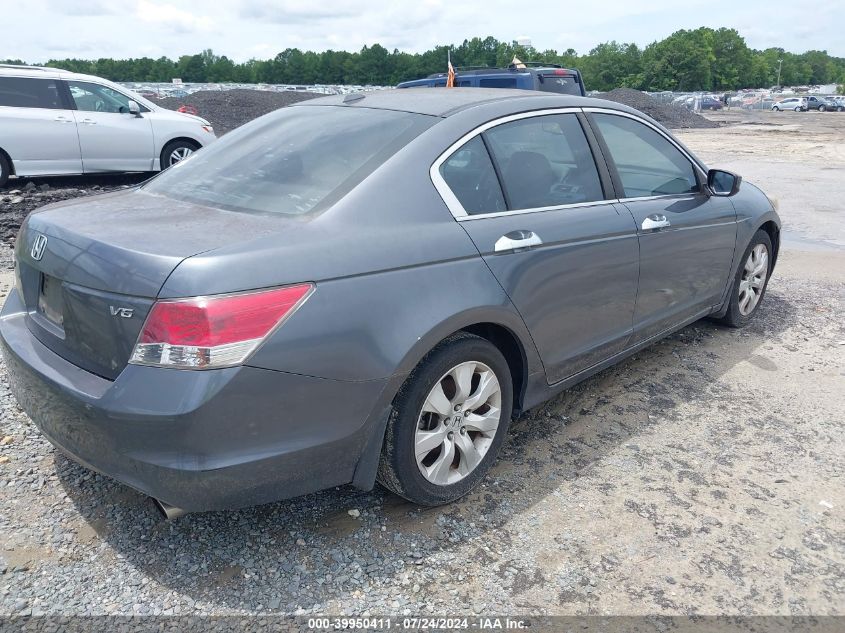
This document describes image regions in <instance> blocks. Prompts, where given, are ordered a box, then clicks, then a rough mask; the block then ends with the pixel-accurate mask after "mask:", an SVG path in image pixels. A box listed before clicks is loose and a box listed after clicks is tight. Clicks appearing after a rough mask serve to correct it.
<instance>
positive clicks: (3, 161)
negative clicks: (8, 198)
mask: <svg viewBox="0 0 845 633" xmlns="http://www.w3.org/2000/svg"><path fill="white" fill-rule="evenodd" d="M11 175H12V166H11V165H10V164H9V159H8V158H6V155H5V154H4V153H3V152H0V187H4V186H5V185H6V183H7V182H8V181H9V176H11Z"/></svg>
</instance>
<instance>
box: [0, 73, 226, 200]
mask: <svg viewBox="0 0 845 633" xmlns="http://www.w3.org/2000/svg"><path fill="white" fill-rule="evenodd" d="M215 138H216V137H215V135H214V130H213V129H212V127H211V124H210V123H209V122H208V121H206V120H205V119H201V118H199V117H196V116H189V115H185V114H179V113H177V112H172V111H171V110H167V109H165V108H162V107H160V106H157V105H155V104H154V103H152V102H150V101H148V100H147V99H145V98H143V97H141V96H140V95H137V94H135V93H134V92H132V91H131V90H128V89H126V88H124V87H122V86H119V85H117V84H115V83H112V82H110V81H106V80H105V79H100V78H99V77H92V76H90V75H80V74H77V73H71V72H67V71H63V70H57V69H55V68H37V67H26V66H11V65H0V186H3V185H4V184H5V183H6V181H7V179H8V178H9V177H10V176H12V175H17V176H55V175H62V174H88V173H97V172H108V171H158V170H160V169H163V168H165V167H168V166H170V165H173V164H175V163H177V162H179V161H180V160H182V159H184V158H186V157H187V156H189V155H191V154H192V153H193V152H195V151H196V150H198V149H199V148H201V147H204V146H206V145H208V144H209V143H211V142H212V141H214V140H215Z"/></svg>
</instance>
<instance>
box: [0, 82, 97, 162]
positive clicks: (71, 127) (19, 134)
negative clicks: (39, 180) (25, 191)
mask: <svg viewBox="0 0 845 633" xmlns="http://www.w3.org/2000/svg"><path fill="white" fill-rule="evenodd" d="M0 148H2V149H3V150H5V151H6V153H8V154H9V156H10V157H11V158H12V163H13V164H14V166H15V173H17V174H18V175H20V176H42V175H52V174H79V173H82V160H81V158H80V153H79V137H78V136H77V133H76V122H75V121H74V118H73V111H72V110H71V109H70V105H69V104H67V103H65V102H64V101H63V98H62V94H61V92H60V89H59V82H58V80H56V79H51V78H41V79H39V78H34V77H8V76H7V77H0Z"/></svg>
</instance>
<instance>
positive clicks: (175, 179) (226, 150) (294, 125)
mask: <svg viewBox="0 0 845 633" xmlns="http://www.w3.org/2000/svg"><path fill="white" fill-rule="evenodd" d="M436 121H437V118H436V117H430V116H425V115H422V114H411V113H408V112H393V111H389V110H373V109H369V108H360V107H348V106H295V107H289V108H282V109H281V110H278V111H276V112H274V113H272V114H269V115H267V116H265V117H262V118H260V119H257V120H255V121H253V122H251V123H249V124H247V125H245V126H243V127H242V128H239V129H237V130H235V131H234V132H231V133H230V134H227V135H226V136H224V137H223V138H222V139H221V140H219V141H217V142H216V143H213V144H212V145H209V146H208V147H207V148H205V149H203V150H202V151H201V152H197V153H196V154H195V155H194V156H192V157H191V158H190V159H189V160H185V161H183V162H181V163H177V165H175V166H174V167H171V168H170V169H168V170H167V171H165V172H163V173H162V174H161V175H159V176H158V177H156V178H154V179H152V180H151V181H150V182H149V183H147V184H146V185H144V186H143V187H142V190H143V191H146V192H147V193H152V194H160V195H164V196H167V197H169V198H175V199H177V200H185V201H187V202H193V203H197V204H204V205H209V206H213V207H219V208H223V209H229V210H232V211H247V212H254V213H286V214H291V215H299V214H303V213H308V212H309V211H317V210H319V209H322V208H325V207H327V206H328V205H330V204H332V203H333V202H336V201H337V200H339V199H340V198H341V197H343V196H344V195H345V194H346V193H348V192H349V191H350V190H351V189H352V188H353V187H355V185H357V184H359V183H360V182H361V181H362V180H364V178H366V177H367V176H368V175H369V174H370V173H372V172H373V171H374V170H375V169H376V168H377V167H378V166H379V165H381V164H382V163H384V162H385V161H386V160H387V159H388V158H389V157H390V156H392V155H393V154H394V153H396V152H397V151H398V150H399V149H401V148H402V147H403V146H404V145H406V144H407V143H408V142H409V141H411V140H412V139H413V138H414V137H416V136H418V135H419V134H420V133H421V132H422V131H424V130H425V129H427V128H429V127H431V125H433V124H434V123H435V122H436Z"/></svg>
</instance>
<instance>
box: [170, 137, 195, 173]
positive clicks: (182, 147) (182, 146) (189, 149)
mask: <svg viewBox="0 0 845 633" xmlns="http://www.w3.org/2000/svg"><path fill="white" fill-rule="evenodd" d="M199 148H200V146H199V145H198V144H197V143H194V142H193V141H185V140H178V141H171V142H170V143H168V144H167V145H165V146H164V149H163V150H161V168H162V169H163V170H164V169H167V168H168V167H173V165H175V164H176V163H180V162H182V161H183V160H185V159H186V158H188V156H190V155H191V154H193V153H194V152H195V151H197V150H198V149H199Z"/></svg>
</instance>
